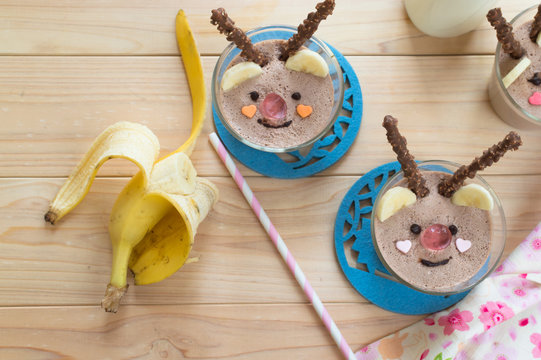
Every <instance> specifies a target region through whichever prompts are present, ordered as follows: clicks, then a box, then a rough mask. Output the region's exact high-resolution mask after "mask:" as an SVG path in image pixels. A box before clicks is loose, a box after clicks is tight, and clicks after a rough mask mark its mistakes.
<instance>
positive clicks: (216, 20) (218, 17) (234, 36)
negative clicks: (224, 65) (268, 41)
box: [210, 8, 269, 66]
mask: <svg viewBox="0 0 541 360" xmlns="http://www.w3.org/2000/svg"><path fill="white" fill-rule="evenodd" d="M210 23H211V24H212V25H217V26H218V31H219V32H220V33H222V34H225V35H226V38H227V40H229V41H233V42H234V43H235V45H237V47H238V48H239V49H241V50H242V51H241V53H240V56H242V57H243V58H245V59H246V60H248V61H253V62H255V63H256V64H258V65H259V66H265V65H267V63H268V62H269V61H268V60H267V58H266V57H265V56H264V55H263V54H262V53H261V52H260V51H259V50H257V49H256V48H255V46H254V44H252V41H251V40H250V39H249V38H248V36H246V34H245V33H244V31H242V30H241V29H239V28H238V27H236V26H235V22H234V21H233V20H232V19H231V18H230V17H229V16H228V15H227V12H226V11H225V10H224V9H223V8H218V9H214V10H212V15H211V16H210Z"/></svg>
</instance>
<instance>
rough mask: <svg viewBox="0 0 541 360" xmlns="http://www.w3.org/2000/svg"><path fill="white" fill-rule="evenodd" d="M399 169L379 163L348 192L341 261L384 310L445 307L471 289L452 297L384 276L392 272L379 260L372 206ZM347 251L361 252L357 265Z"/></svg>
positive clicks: (341, 216) (339, 239)
mask: <svg viewBox="0 0 541 360" xmlns="http://www.w3.org/2000/svg"><path fill="white" fill-rule="evenodd" d="M398 171H400V164H399V163H398V162H393V163H388V164H385V165H382V166H379V167H377V168H375V169H373V170H371V171H370V172H368V173H367V174H366V175H364V176H363V177H361V178H360V179H359V180H358V181H357V182H356V183H355V184H353V186H352V187H351V189H350V190H349V191H348V192H347V194H346V196H345V197H344V199H343V200H342V203H341V204H340V208H339V209H338V214H337V216H336V222H335V226H334V245H335V249H336V255H337V257H338V262H339V263H340V266H341V268H342V271H343V272H344V274H345V275H346V277H347V279H348V280H349V282H350V283H351V285H353V287H354V288H355V289H356V290H357V291H358V292H359V293H360V294H361V295H362V296H364V297H365V298H366V299H367V300H369V301H371V302H372V303H373V304H375V305H377V306H379V307H381V308H383V309H386V310H389V311H394V312H397V313H400V314H407V315H418V314H427V313H432V312H436V311H439V310H443V309H445V308H447V307H449V306H451V305H453V304H455V303H457V302H458V301H459V300H461V299H462V298H463V297H464V296H466V294H467V293H468V292H467V291H466V292H463V293H460V294H455V295H450V296H441V295H428V294H424V293H421V292H419V291H416V290H413V289H411V288H409V287H407V286H406V285H403V284H400V283H398V282H396V281H393V280H390V279H388V278H386V277H384V276H390V275H389V272H388V271H387V269H385V267H384V266H383V264H382V263H381V261H380V260H379V258H378V255H377V254H376V251H375V249H374V246H373V243H372V233H371V229H370V215H371V213H372V206H373V204H374V202H375V201H376V197H377V195H378V192H379V191H380V189H381V188H382V187H383V185H384V184H385V183H386V182H387V179H388V178H389V177H391V176H392V175H393V174H394V173H395V172H398ZM351 242H352V243H351ZM346 244H352V245H351V246H348V245H346ZM350 249H351V250H350ZM346 251H351V252H352V253H353V254H355V255H357V254H358V256H357V259H356V260H357V262H356V264H355V265H354V266H350V264H348V261H347V257H346ZM350 258H351V256H350ZM378 273H380V274H381V273H383V275H384V276H381V275H378Z"/></svg>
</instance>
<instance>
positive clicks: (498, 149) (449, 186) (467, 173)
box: [438, 131, 522, 197]
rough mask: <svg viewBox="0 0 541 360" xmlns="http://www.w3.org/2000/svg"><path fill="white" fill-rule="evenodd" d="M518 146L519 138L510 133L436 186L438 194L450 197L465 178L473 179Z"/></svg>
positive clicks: (515, 134)
mask: <svg viewBox="0 0 541 360" xmlns="http://www.w3.org/2000/svg"><path fill="white" fill-rule="evenodd" d="M520 145H522V140H521V139H520V136H519V135H518V134H517V133H516V132H514V131H511V132H510V133H509V134H507V136H506V137H505V138H504V139H503V140H502V141H500V142H499V143H497V144H495V145H492V146H491V147H490V148H489V149H488V150H485V151H483V155H481V157H476V158H475V159H474V160H473V161H472V162H471V164H470V165H468V166H465V165H462V166H461V167H459V168H458V170H457V171H455V173H454V174H453V176H451V177H450V178H447V179H445V180H443V181H442V182H441V183H440V184H439V185H438V192H439V193H440V194H441V195H443V196H445V197H451V196H452V195H453V193H454V192H455V191H457V190H458V189H459V188H460V187H461V186H462V185H463V184H464V180H466V178H467V177H469V178H471V179H473V178H474V177H475V174H476V173H477V172H478V171H480V170H483V169H484V168H486V167H488V166H490V165H492V164H493V163H495V162H498V160H500V158H501V157H502V156H503V155H504V154H505V153H506V152H507V151H509V150H517V149H518V148H519V146H520Z"/></svg>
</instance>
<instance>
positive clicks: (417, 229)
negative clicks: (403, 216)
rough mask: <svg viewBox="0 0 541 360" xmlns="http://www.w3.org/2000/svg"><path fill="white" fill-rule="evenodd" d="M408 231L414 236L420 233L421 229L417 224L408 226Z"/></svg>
mask: <svg viewBox="0 0 541 360" xmlns="http://www.w3.org/2000/svg"><path fill="white" fill-rule="evenodd" d="M410 231H411V232H412V233H414V234H415V235H419V234H420V233H421V227H420V226H419V225H417V224H413V225H411V226H410Z"/></svg>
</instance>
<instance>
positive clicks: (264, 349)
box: [0, 304, 419, 360]
mask: <svg viewBox="0 0 541 360" xmlns="http://www.w3.org/2000/svg"><path fill="white" fill-rule="evenodd" d="M328 310H329V313H330V314H331V316H332V317H333V318H334V320H335V321H336V322H337V325H338V326H339V328H340V330H341V331H342V333H343V335H344V337H345V338H346V339H347V340H348V342H349V343H350V346H351V347H352V348H353V349H358V348H359V347H361V344H365V343H369V342H371V341H374V340H376V339H377V338H379V337H382V336H384V335H386V334H387V333H389V332H392V331H394V330H395V329H397V328H402V327H405V326H407V325H409V324H411V323H413V322H415V321H417V320H418V319H419V317H415V316H404V315H396V314H392V313H389V312H385V311H383V310H381V309H378V308H376V307H375V306H372V305H367V306H359V305H357V304H329V305H328ZM0 318H1V320H0V335H1V336H0V357H1V358H2V359H21V360H24V359H53V358H54V359H56V358H62V359H64V358H76V359H158V358H160V359H161V358H168V359H184V358H186V359H187V358H190V359H238V360H241V359H256V360H257V359H306V360H308V359H323V358H324V359H337V360H338V359H341V358H342V357H341V353H340V352H339V350H338V349H337V347H336V345H335V344H334V342H333V340H332V338H331V337H330V335H329V334H328V333H327V332H326V330H325V327H324V326H323V325H322V324H321V322H320V320H319V318H318V317H317V315H316V313H315V311H314V310H313V308H312V307H311V306H310V305H307V304H293V305H288V306H287V307H285V306H283V305H276V304H272V305H261V304H247V305H183V306H174V305H173V306H156V305H155V306H148V305H147V306H125V307H123V308H121V310H120V311H119V312H118V313H117V314H108V313H104V312H103V311H102V310H101V309H99V308H97V307H83V306H68V307H38V308H32V307H31V308H0ZM367 329H370V331H367Z"/></svg>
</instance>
